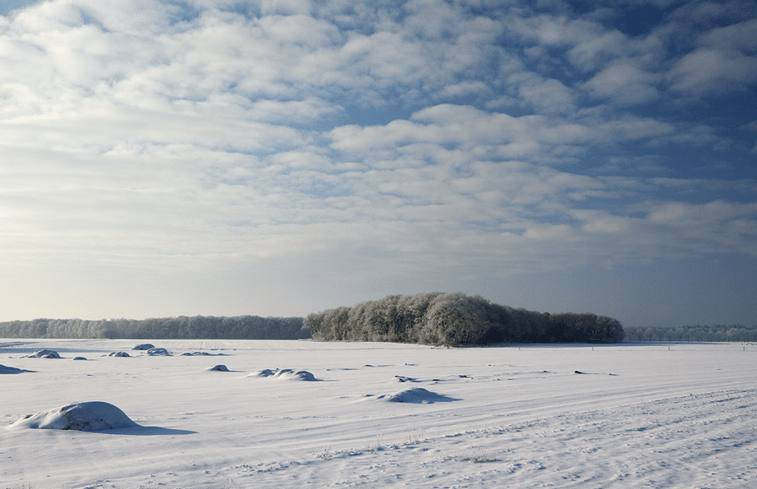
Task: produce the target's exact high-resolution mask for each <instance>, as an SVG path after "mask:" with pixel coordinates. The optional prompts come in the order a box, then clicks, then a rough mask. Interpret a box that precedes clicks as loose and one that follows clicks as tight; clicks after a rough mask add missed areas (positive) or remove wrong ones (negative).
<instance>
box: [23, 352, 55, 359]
mask: <svg viewBox="0 0 757 489" xmlns="http://www.w3.org/2000/svg"><path fill="white" fill-rule="evenodd" d="M27 358H60V355H59V354H58V352H57V351H55V350H39V351H37V352H34V353H32V354H31V355H29V356H28V357H27Z"/></svg>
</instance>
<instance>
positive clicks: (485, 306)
mask: <svg viewBox="0 0 757 489" xmlns="http://www.w3.org/2000/svg"><path fill="white" fill-rule="evenodd" d="M303 327H304V328H305V329H310V330H311V331H312V333H313V338H314V339H317V340H322V341H385V342H398V343H420V344H427V345H446V346H463V345H484V344H494V343H590V342H596V343H617V342H620V341H623V338H624V330H623V326H622V325H621V324H620V322H619V321H617V320H616V319H613V318H609V317H606V316H597V315H596V314H592V313H582V314H576V313H562V314H549V313H540V312H534V311H527V310H525V309H513V308H511V307H509V306H501V305H499V304H493V303H491V302H489V301H488V300H486V299H484V298H483V297H481V296H478V295H476V296H467V295H465V294H462V293H445V292H425V293H420V294H415V295H389V296H386V297H384V298H383V299H381V300H377V301H367V302H363V303H361V304H358V305H356V306H353V307H339V308H336V309H329V310H326V311H323V312H319V313H313V314H310V315H308V316H307V317H306V318H305V322H304V325H303Z"/></svg>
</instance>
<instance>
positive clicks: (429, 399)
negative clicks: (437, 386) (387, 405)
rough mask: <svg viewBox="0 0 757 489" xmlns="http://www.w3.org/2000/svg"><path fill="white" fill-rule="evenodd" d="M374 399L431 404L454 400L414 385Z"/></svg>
mask: <svg viewBox="0 0 757 489" xmlns="http://www.w3.org/2000/svg"><path fill="white" fill-rule="evenodd" d="M376 399H381V400H384V401H387V402H406V403H412V404H433V403H435V402H449V401H456V400H457V399H452V398H451V397H447V396H443V395H441V394H437V393H436V392H431V391H429V390H426V389H423V388H421V387H414V388H412V389H406V390H404V391H401V392H397V393H396V394H389V395H384V396H378V397H377V398H376Z"/></svg>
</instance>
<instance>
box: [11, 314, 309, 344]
mask: <svg viewBox="0 0 757 489" xmlns="http://www.w3.org/2000/svg"><path fill="white" fill-rule="evenodd" d="M302 323H303V318H301V317H289V318H278V317H266V318H264V317H260V316H234V317H215V316H191V317H188V316H179V317H171V318H151V319H101V320H86V319H34V320H31V321H8V322H2V323H0V337H4V338H68V339H86V338H107V339H245V340H272V339H277V340H297V339H302V338H308V337H310V332H309V331H307V330H303V329H302Z"/></svg>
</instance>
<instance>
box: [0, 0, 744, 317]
mask: <svg viewBox="0 0 757 489" xmlns="http://www.w3.org/2000/svg"><path fill="white" fill-rule="evenodd" d="M517 4H518V2H510V3H506V2H491V3H487V2H483V3H480V5H479V4H476V5H472V4H469V2H463V1H460V2H445V1H425V2H408V3H406V4H403V5H402V6H399V7H397V6H395V5H391V6H389V5H387V6H384V5H382V4H375V3H373V2H350V3H349V4H347V3H343V2H324V3H320V2H318V3H310V2H246V3H243V4H233V3H231V2H224V1H216V2H214V1H195V2H186V3H181V4H173V3H166V2H157V1H150V0H121V1H115V2H108V3H102V2H95V1H86V0H53V1H49V2H39V3H31V4H29V5H28V6H25V7H24V6H22V5H19V7H22V8H19V9H17V10H9V13H8V14H7V15H5V16H0V135H1V136H2V138H1V139H0V268H2V269H3V270H4V274H6V277H9V279H8V280H6V281H5V282H6V284H5V285H4V290H3V294H4V295H5V296H6V297H8V298H10V299H11V300H10V303H9V304H12V305H8V306H5V311H4V312H3V313H2V314H3V315H4V316H6V317H4V318H3V319H13V318H28V317H31V316H38V315H45V314H47V315H57V316H72V315H77V316H85V317H91V316H94V317H97V316H99V315H109V316H110V315H112V316H115V315H119V314H120V315H127V316H146V315H158V314H164V315H176V314H184V313H188V314H189V313H194V312H200V313H212V314H233V313H242V312H249V313H253V314H277V315H289V314H306V313H307V312H309V311H311V310H317V309H323V308H325V307H331V306H333V305H339V304H341V303H351V302H353V301H354V300H355V299H356V298H357V300H363V299H368V298H375V297H376V296H383V295H385V294H387V293H392V292H396V291H401V292H417V291H419V290H424V289H442V290H450V289H458V288H468V291H473V292H483V293H485V294H486V293H487V292H488V294H486V295H488V296H489V297H491V298H493V299H495V300H498V299H499V297H498V296H497V288H496V286H492V284H495V283H497V282H498V281H506V280H513V277H514V276H517V274H522V273H533V272H540V271H550V270H552V271H555V270H561V269H565V268H576V267H579V268H580V267H590V266H594V265H595V264H597V263H602V264H604V265H605V266H615V265H619V264H626V265H627V264H633V263H635V262H637V261H640V260H658V259H673V258H676V259H678V258H686V257H701V256H703V255H709V254H712V255H715V256H717V255H719V254H732V253H735V254H737V255H739V256H743V257H745V259H747V260H749V263H755V262H754V260H755V258H757V247H756V246H755V243H757V207H755V205H754V203H753V202H754V200H755V194H756V193H757V184H755V179H754V165H755V159H754V158H755V156H754V151H753V147H754V132H753V131H749V130H747V131H743V129H739V131H741V132H736V131H734V130H733V129H732V127H731V126H729V125H728V124H725V123H722V121H719V120H718V119H716V118H714V117H702V118H701V120H700V119H698V118H697V117H696V114H697V112H698V111H705V112H707V111H708V110H711V109H709V108H707V104H708V103H709V99H708V97H714V99H716V100H717V103H718V104H720V105H719V107H718V110H720V111H722V110H723V107H725V110H726V112H727V113H733V114H736V116H738V117H741V118H742V119H744V118H745V117H746V116H744V115H743V114H742V113H741V112H739V110H740V109H739V107H738V106H729V105H728V104H729V103H730V102H729V98H728V97H730V96H735V97H743V96H744V93H745V91H746V92H749V91H751V92H752V93H753V92H754V87H755V83H756V82H757V79H756V78H755V76H754V75H753V73H757V68H755V69H749V68H750V67H751V66H752V65H754V64H755V63H757V51H756V48H757V45H755V37H754V35H753V34H752V32H754V27H755V17H756V16H757V14H755V12H751V13H750V11H746V12H742V13H741V14H735V13H734V11H733V9H731V10H727V9H726V10H722V11H719V13H718V12H715V13H712V12H710V13H709V14H705V13H703V12H704V10H703V9H704V7H705V5H704V3H703V2H687V3H686V4H685V5H683V6H681V7H680V8H673V7H666V6H663V7H664V8H667V10H666V13H665V16H663V21H662V22H661V23H660V24H659V25H657V26H656V27H654V28H652V29H651V31H650V32H649V33H647V34H644V35H636V36H633V35H630V34H625V33H623V32H621V31H620V30H618V29H617V28H615V27H614V26H613V24H612V22H611V20H612V19H613V18H614V17H613V16H612V15H610V16H608V15H605V14H606V12H605V13H604V14H603V13H602V12H604V11H601V10H599V9H597V10H596V11H595V12H594V14H593V15H589V14H587V13H584V14H583V15H579V14H578V13H575V12H572V11H571V9H570V8H569V7H568V6H566V5H563V6H562V7H559V8H558V7H554V8H551V9H547V10H542V11H532V10H531V8H530V7H529V3H524V4H522V5H517ZM618 8H621V7H618ZM619 12H620V11H618V12H615V14H614V15H615V16H616V17H617V16H618V15H622V12H620V13H619ZM692 12H695V13H696V15H694V13H692ZM600 14H601V15H600ZM708 15H709V16H708ZM739 15H740V17H739ZM713 18H715V19H720V20H721V21H722V19H726V21H727V22H726V23H727V25H725V26H724V25H722V22H720V23H718V24H717V25H711V23H708V22H711V21H712V19H713ZM603 19H605V20H603ZM606 19H610V20H606ZM692 19H697V22H694V20H692ZM708 19H709V20H708ZM684 30H685V31H686V32H687V33H689V34H690V35H691V36H692V39H693V41H692V42H691V43H690V44H691V45H690V46H684V47H681V46H679V45H677V44H676V42H675V39H679V38H680V37H679V36H680V34H681V32H682V31H684ZM756 66H757V65H756ZM751 100H754V98H753V95H752V98H751ZM650 103H653V104H655V107H650V106H649V104H650ZM703 107H704V108H703ZM692 114H693V115H692ZM750 117H752V119H748V118H747V119H745V120H743V123H742V126H741V127H751V126H753V125H754V124H755V122H754V120H753V118H754V116H753V115H752V116H750ZM749 124H751V126H750V125H749ZM703 150H704V151H705V153H702V151H703ZM697 151H699V153H697ZM750 151H751V153H750ZM708 152H709V153H708ZM715 154H717V158H716V156H715ZM724 160H725V161H729V165H728V166H729V168H737V169H738V171H737V172H734V174H733V175H729V174H728V173H725V172H722V171H720V172H719V171H718V170H717V169H718V168H723V165H722V161H724ZM694 161H696V164H694V163H693V162H694ZM650 162H651V163H650ZM251 282H254V283H255V285H251ZM261 282H262V283H261ZM266 283H268V284H270V286H269V287H266V285H265V284H266ZM65 284H70V286H67V285H65ZM104 284H107V285H105V286H106V287H112V293H111V294H107V293H105V292H104V291H103V290H102V287H103V285H104ZM139 284H143V287H142V288H143V289H144V290H139V289H140V285H139ZM208 288H212V289H213V290H207V289H208ZM243 289H244V290H245V291H244V292H240V290H243ZM325 289H331V290H334V291H336V292H334V294H332V295H333V297H332V296H329V294H328V291H327V290H325ZM471 289H472V290H471ZM30 296H36V297H37V298H35V299H33V300H30V299H29V297H30ZM358 296H359V297H358ZM277 297H278V299H277ZM294 297H297V298H298V299H297V303H295V304H293V303H292V298H294ZM327 297H328V299H327ZM241 301H246V302H244V303H242V302H241ZM331 301H335V302H331ZM501 301H503V302H505V303H509V302H510V301H509V300H508V299H507V298H502V299H501ZM513 305H516V306H517V305H520V304H513ZM537 307H541V308H543V309H549V307H550V305H549V303H547V302H545V303H543V304H540V305H538V306H537ZM187 308H189V309H192V308H196V309H193V310H186V309H187ZM45 311H47V312H45ZM77 311H79V312H77ZM109 311H112V312H109ZM130 311H133V312H130ZM597 312H601V313H612V312H613V311H597ZM739 317H741V316H739ZM621 319H623V318H621Z"/></svg>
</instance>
